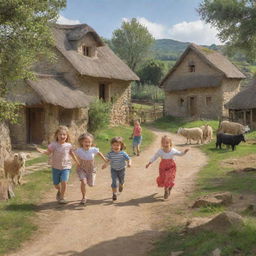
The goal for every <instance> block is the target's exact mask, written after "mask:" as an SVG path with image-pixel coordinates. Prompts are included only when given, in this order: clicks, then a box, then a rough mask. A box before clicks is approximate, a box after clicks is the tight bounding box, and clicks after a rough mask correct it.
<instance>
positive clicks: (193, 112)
mask: <svg viewBox="0 0 256 256" xmlns="http://www.w3.org/2000/svg"><path fill="white" fill-rule="evenodd" d="M196 105H197V104H196V97H189V111H190V113H189V114H190V116H195V115H196V114H197V106H196Z"/></svg>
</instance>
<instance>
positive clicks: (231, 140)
mask: <svg viewBox="0 0 256 256" xmlns="http://www.w3.org/2000/svg"><path fill="white" fill-rule="evenodd" d="M241 141H244V142H245V138H244V135H243V134H239V135H230V134H225V133H218V134H217V141H216V148H218V147H219V148H220V149H221V144H225V145H230V146H231V147H232V150H233V151H234V150H235V147H236V145H239V144H240V142H241Z"/></svg>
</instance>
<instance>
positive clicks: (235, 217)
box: [186, 211, 244, 232]
mask: <svg viewBox="0 0 256 256" xmlns="http://www.w3.org/2000/svg"><path fill="white" fill-rule="evenodd" d="M243 225H244V221H243V218H242V217H241V216H240V215H239V214H237V213H235V212H230V211H226V212H223V213H220V214H218V215H217V216H215V217H213V218H212V219H210V220H209V219H208V218H201V220H200V221H198V218H195V219H193V220H192V221H191V223H190V224H189V225H187V228H186V231H187V232H198V231H213V232H226V231H228V230H229V229H231V228H240V227H241V226H243Z"/></svg>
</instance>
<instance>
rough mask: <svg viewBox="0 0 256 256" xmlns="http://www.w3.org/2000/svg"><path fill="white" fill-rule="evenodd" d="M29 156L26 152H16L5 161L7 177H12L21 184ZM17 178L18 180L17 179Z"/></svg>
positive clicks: (15, 182) (13, 180) (16, 182)
mask: <svg viewBox="0 0 256 256" xmlns="http://www.w3.org/2000/svg"><path fill="white" fill-rule="evenodd" d="M27 157H28V155H27V154H25V153H15V154H14V155H13V156H10V157H9V158H7V159H6V160H5V161H4V172H5V177H6V178H8V177H10V178H11V180H12V182H13V183H14V184H15V185H17V184H19V185H20V184H21V177H22V174H23V172H24V171H25V162H26V159H27ZM15 178H16V179H17V181H15Z"/></svg>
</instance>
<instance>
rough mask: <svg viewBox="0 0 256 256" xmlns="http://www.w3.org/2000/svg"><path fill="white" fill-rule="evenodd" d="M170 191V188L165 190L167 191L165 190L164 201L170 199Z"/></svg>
mask: <svg viewBox="0 0 256 256" xmlns="http://www.w3.org/2000/svg"><path fill="white" fill-rule="evenodd" d="M169 195H170V194H169V189H168V188H165V190H164V199H168V197H169Z"/></svg>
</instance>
